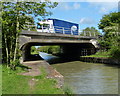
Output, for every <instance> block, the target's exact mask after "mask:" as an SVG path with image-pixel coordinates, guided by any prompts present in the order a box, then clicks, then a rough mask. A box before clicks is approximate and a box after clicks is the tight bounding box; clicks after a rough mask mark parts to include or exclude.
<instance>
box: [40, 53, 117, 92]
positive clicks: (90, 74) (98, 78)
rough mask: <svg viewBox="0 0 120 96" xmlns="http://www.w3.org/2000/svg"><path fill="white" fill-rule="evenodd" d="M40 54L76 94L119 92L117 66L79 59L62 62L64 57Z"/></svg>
mask: <svg viewBox="0 0 120 96" xmlns="http://www.w3.org/2000/svg"><path fill="white" fill-rule="evenodd" d="M40 56H41V57H42V58H43V59H45V60H46V61H48V62H49V63H52V64H51V65H52V66H53V67H54V68H56V70H57V71H58V72H60V73H61V74H62V75H63V76H64V81H65V84H67V85H69V87H71V89H72V90H73V92H74V93H75V94H118V69H119V67H117V66H111V65H106V64H100V63H99V64H98V63H85V62H81V61H78V60H77V61H67V62H61V61H63V59H61V58H58V57H56V56H53V55H50V54H46V53H40ZM52 61H53V62H52ZM59 62H61V63H59Z"/></svg>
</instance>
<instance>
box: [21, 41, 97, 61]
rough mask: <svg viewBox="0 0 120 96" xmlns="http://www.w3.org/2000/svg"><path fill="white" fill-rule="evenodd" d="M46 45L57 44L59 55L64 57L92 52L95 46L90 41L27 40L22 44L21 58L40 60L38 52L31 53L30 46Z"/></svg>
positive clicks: (72, 57) (73, 56)
mask: <svg viewBox="0 0 120 96" xmlns="http://www.w3.org/2000/svg"><path fill="white" fill-rule="evenodd" d="M48 45H59V46H60V47H61V50H62V53H61V55H60V56H62V57H63V58H66V59H68V58H69V59H77V58H79V57H80V56H84V55H90V54H94V53H95V52H96V48H95V47H94V46H93V45H92V43H53V42H51V43H50V42H49V43H48V42H47V43H39V42H29V43H26V44H25V45H24V46H22V48H21V50H22V58H23V61H30V60H40V59H42V58H41V57H40V56H39V54H38V55H31V52H30V51H31V47H32V46H48Z"/></svg>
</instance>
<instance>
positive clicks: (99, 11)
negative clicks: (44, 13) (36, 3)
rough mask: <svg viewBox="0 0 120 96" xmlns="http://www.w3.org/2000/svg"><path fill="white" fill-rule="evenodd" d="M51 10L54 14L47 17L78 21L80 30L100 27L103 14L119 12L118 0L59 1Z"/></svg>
mask: <svg viewBox="0 0 120 96" xmlns="http://www.w3.org/2000/svg"><path fill="white" fill-rule="evenodd" d="M104 1H105V0H104ZM50 11H51V12H52V13H53V15H51V16H49V17H47V18H56V19H60V20H65V21H69V22H73V23H77V24H79V29H80V31H82V30H83V29H85V28H86V27H95V28H96V29H98V23H99V21H100V19H102V16H103V15H105V14H109V13H110V12H118V2H108V1H106V2H101V1H100V2H93V1H92V2H91V1H90V0H88V1H87V2H73V1H72V2H58V6H57V7H56V8H54V9H51V10H50ZM100 31H101V30H100Z"/></svg>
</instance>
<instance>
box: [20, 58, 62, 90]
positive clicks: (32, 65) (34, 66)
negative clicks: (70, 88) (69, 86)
mask: <svg viewBox="0 0 120 96" xmlns="http://www.w3.org/2000/svg"><path fill="white" fill-rule="evenodd" d="M22 64H23V65H24V66H27V67H28V68H29V69H28V71H27V72H25V73H21V75H27V76H40V75H42V72H41V70H40V69H41V68H43V69H44V71H45V73H46V78H52V79H55V80H56V81H57V85H56V87H57V88H61V87H62V86H63V84H64V79H63V76H62V75H61V74H60V73H59V72H58V71H57V70H55V69H54V68H53V67H52V66H51V65H49V63H47V62H46V61H45V60H38V61H27V62H23V63H22Z"/></svg>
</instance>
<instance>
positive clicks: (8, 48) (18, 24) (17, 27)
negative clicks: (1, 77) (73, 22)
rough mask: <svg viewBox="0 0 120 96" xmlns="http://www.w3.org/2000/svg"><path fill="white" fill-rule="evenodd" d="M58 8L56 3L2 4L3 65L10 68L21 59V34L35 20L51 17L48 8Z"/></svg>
mask: <svg viewBox="0 0 120 96" xmlns="http://www.w3.org/2000/svg"><path fill="white" fill-rule="evenodd" d="M56 6H57V3H56V2H53V3H51V2H49V1H46V2H39V3H38V2H2V18H1V21H2V50H3V53H2V57H3V63H7V65H8V66H10V65H11V64H10V63H11V62H15V61H16V59H18V58H19V50H18V38H19V33H20V32H21V30H22V29H24V28H25V26H26V25H27V23H26V22H31V23H33V22H34V21H33V18H37V17H38V16H40V17H41V18H40V19H42V18H45V17H46V16H48V15H51V12H49V11H47V9H48V8H50V9H51V8H54V7H56Z"/></svg>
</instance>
